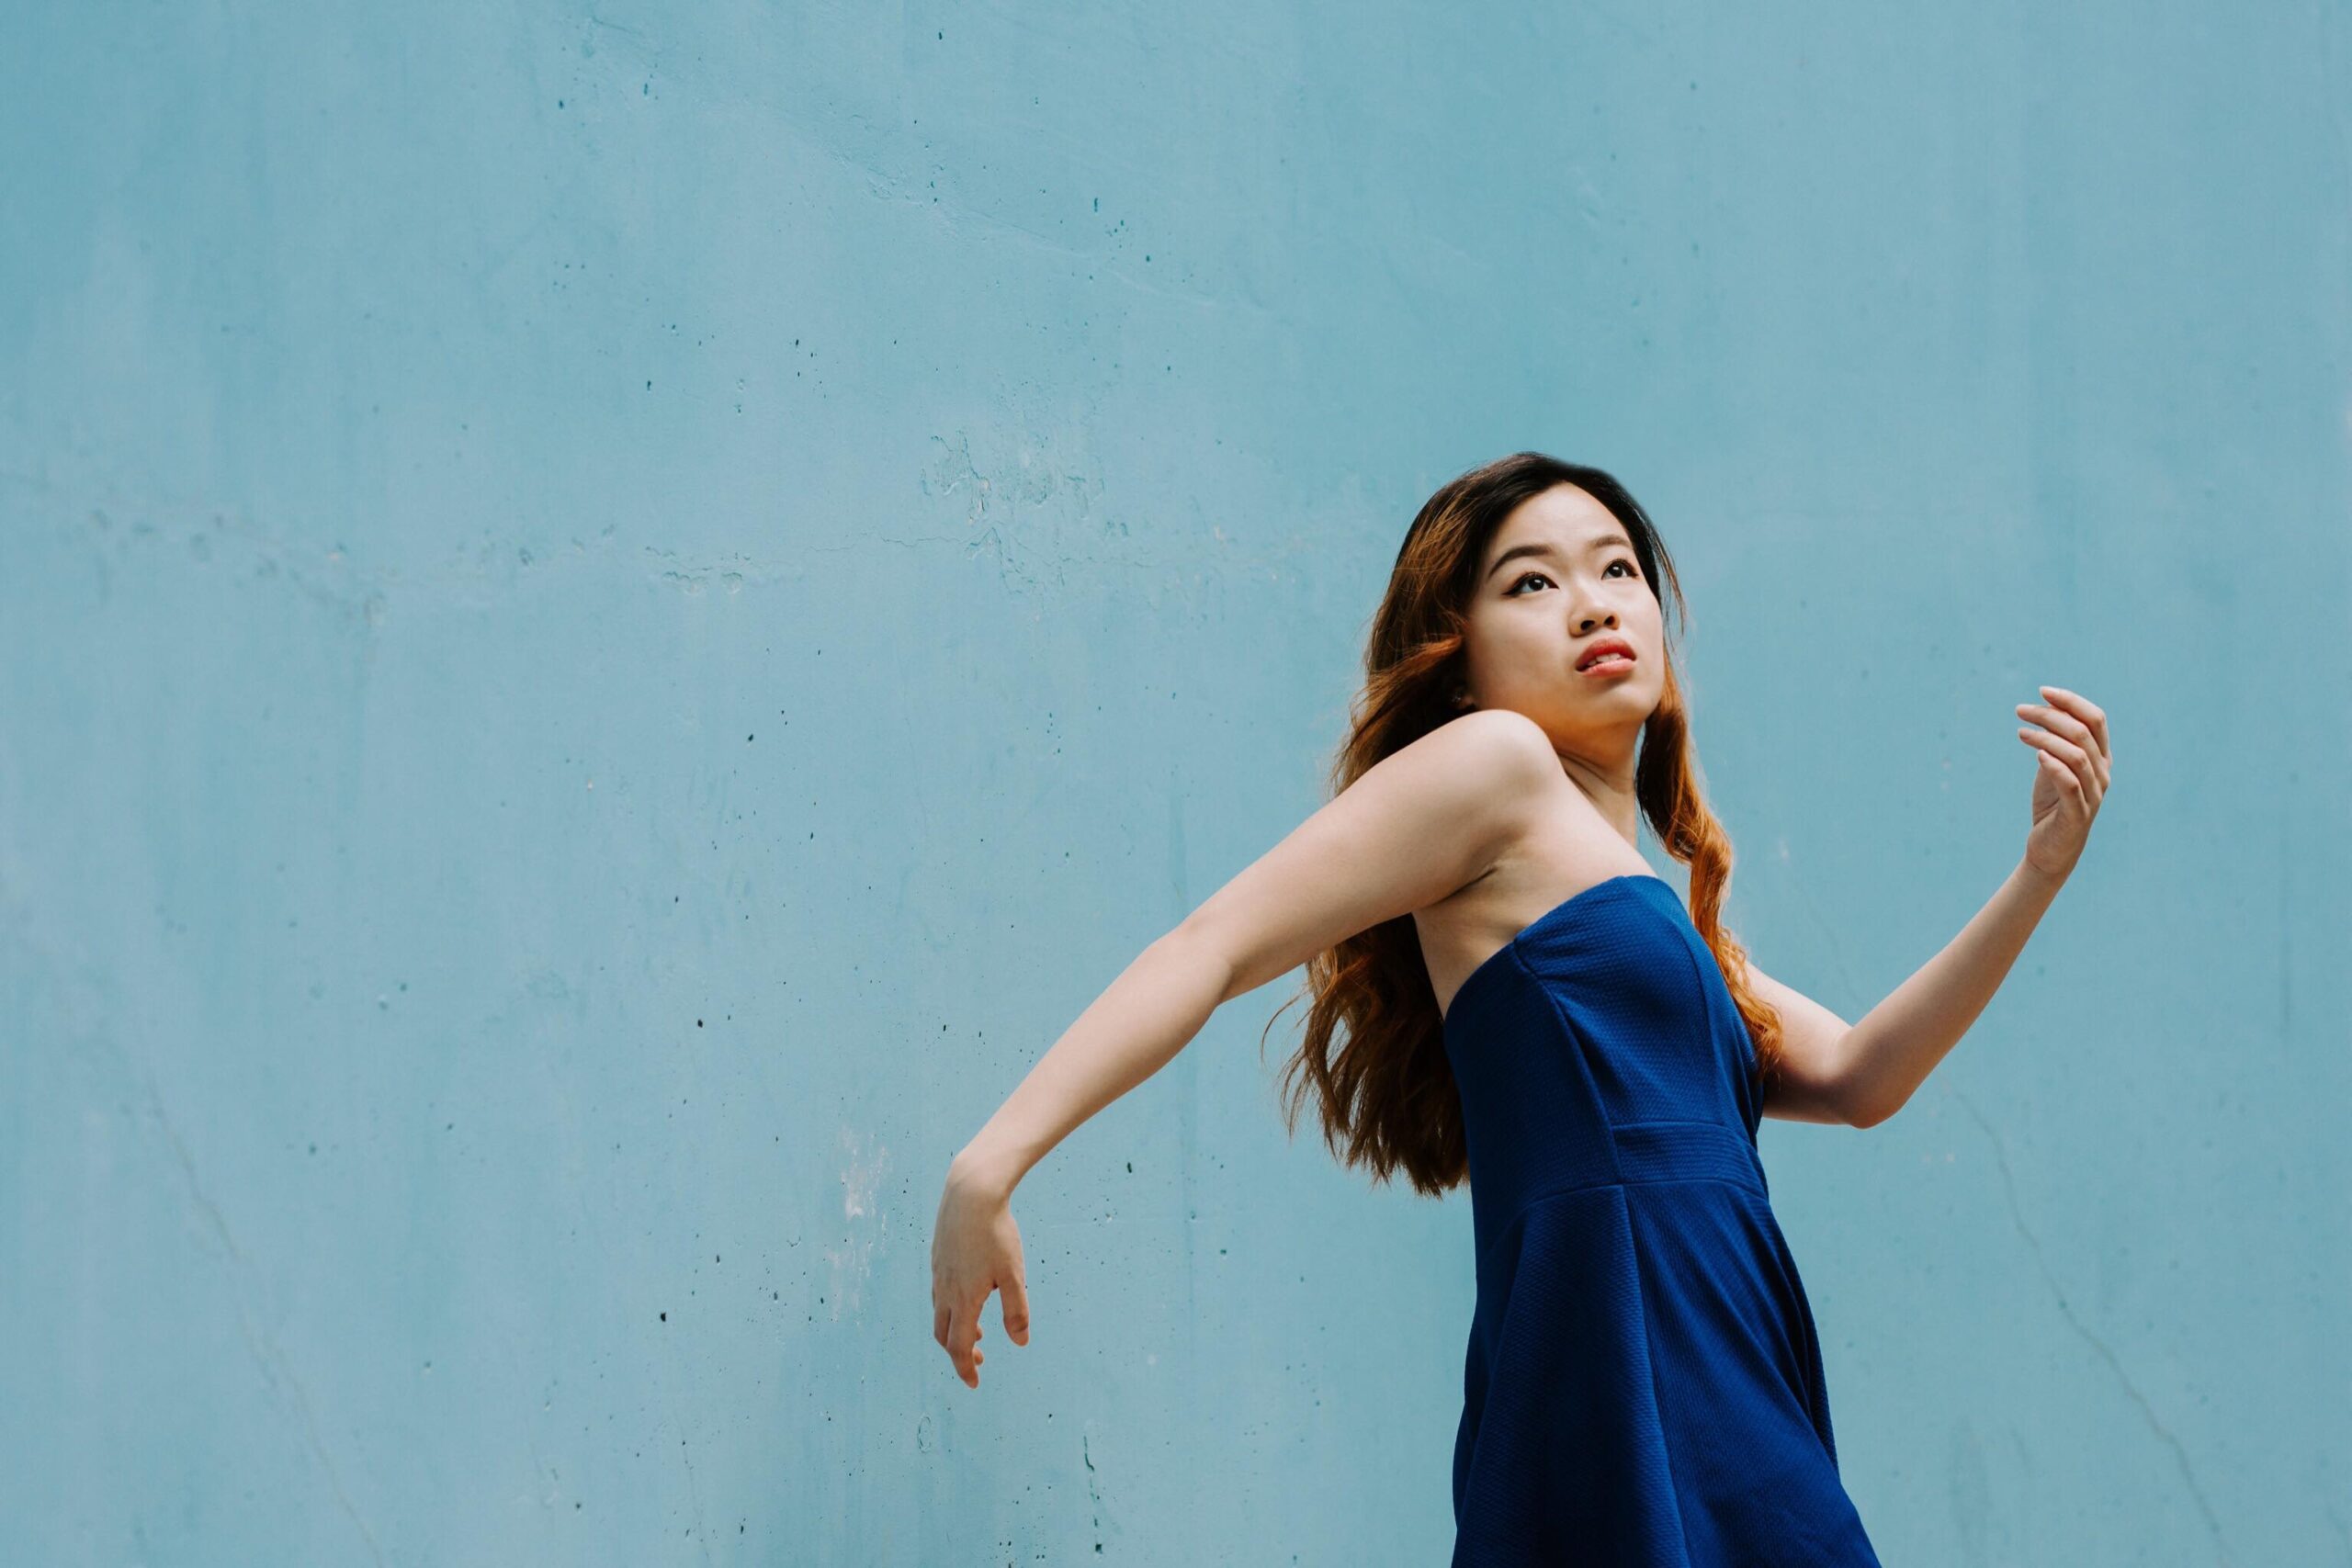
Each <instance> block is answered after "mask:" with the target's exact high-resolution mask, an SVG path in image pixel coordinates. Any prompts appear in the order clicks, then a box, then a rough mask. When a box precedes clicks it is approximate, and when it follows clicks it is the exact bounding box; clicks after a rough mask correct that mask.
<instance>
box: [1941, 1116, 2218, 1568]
mask: <svg viewBox="0 0 2352 1568" xmlns="http://www.w3.org/2000/svg"><path fill="white" fill-rule="evenodd" d="M1951 1097H1952V1099H1953V1100H1957V1101H1958V1102H1959V1103H1960V1107H1961V1109H1962V1110H1963V1111H1967V1112H1968V1114H1969V1117H1970V1119H1971V1120H1973V1122H1975V1123H1976V1125H1977V1127H1978V1128H1979V1129H1980V1130H1981V1131H1982V1132H1983V1133H1984V1134H1985V1140H1986V1141H1987V1142H1988V1143H1990V1144H1991V1145H1993V1161H1994V1163H1995V1165H1996V1166H1997V1167H1998V1168H2000V1172H2001V1191H2002V1194H2003V1196H2004V1197H2005V1199H2006V1200H2007V1204H2008V1211H2009V1223H2010V1224H2013V1225H2015V1226H2016V1227H2017V1233H2018V1235H2019V1236H2021V1237H2023V1238H2024V1240H2025V1245H2026V1249H2027V1251H2029V1252H2030V1253H2031V1254H2032V1255H2033V1266H2034V1269H2035V1271H2036V1272H2037V1273H2039V1274H2040V1275H2041V1282H2042V1284H2043V1286H2044V1287H2046V1288H2047V1289H2048V1291H2049V1292H2050V1295H2051V1298H2052V1300H2053V1301H2055V1302H2056V1303H2058V1312H2059V1315H2061V1316H2062V1317H2064V1319H2065V1320H2066V1324H2067V1326H2069V1327H2070V1328H2072V1329H2073V1330H2074V1331H2075V1334H2076V1335H2078V1336H2080V1337H2081V1338H2082V1340H2083V1342H2084V1343H2085V1344H2086V1345H2088V1346H2089V1347H2090V1348H2092V1349H2093V1350H2095V1351H2097V1352H2098V1358H2099V1359H2100V1360H2102V1361H2104V1362H2106V1363H2107V1367H2108V1370H2109V1371H2111V1372H2113V1373H2114V1374H2115V1381H2116V1382H2118V1383H2120V1384H2121V1385H2122V1388H2123V1392H2124V1393H2126V1394H2127V1395H2129V1396H2130V1397H2131V1403H2132V1404H2136V1405H2138V1406H2139V1408H2140V1415H2141V1416H2142V1418H2143V1419H2144V1420H2145V1421H2146V1422H2147V1424H2148V1429H2149V1430H2150V1431H2152V1432H2154V1434H2155V1435H2156V1436H2157V1438H2160V1439H2162V1440H2163V1442H2164V1444H2165V1447H2166V1448H2168V1449H2170V1450H2172V1456H2173V1462H2174V1463H2175V1464H2176V1465H2177V1467H2178V1468H2179V1470H2180V1478H2181V1480H2182V1482H2183V1483H2186V1484H2187V1486H2188V1495H2189V1496H2190V1497H2191V1498H2192V1499H2194V1500H2195V1502H2196V1504H2197V1511H2198V1512H2199V1514H2200V1515H2202V1516H2203V1517H2204V1519H2205V1529H2206V1531H2207V1533H2208V1534H2210V1535H2211V1537H2212V1538H2213V1548H2214V1550H2215V1551H2218V1552H2219V1553H2221V1562H2222V1565H2223V1568H2230V1565H2231V1564H2232V1563H2233V1561H2234V1560H2233V1557H2232V1555H2231V1551H2230V1543H2229V1540H2228V1538H2227V1537H2226V1536H2225V1535H2223V1533H2222V1521H2221V1519H2220V1517H2218V1516H2216V1515H2215V1513H2214V1512H2213V1504H2212V1501H2211V1499H2210V1498H2208V1497H2207V1496H2206V1495H2205V1488H2204V1486H2203V1485H2202V1484H2201V1483H2199V1481H2198V1479H2197V1471H2196V1468H2195V1466H2193V1465H2192V1464H2190V1462H2189V1459H2188V1448H2187V1447H2186V1446H2184V1445H2183V1444H2182V1442H2181V1440H2180V1439H2179V1438H2177V1437H2176V1436H2174V1435H2173V1431H2172V1428H2170V1427H2166V1426H2165V1424H2164V1421H2163V1419H2162V1418H2161V1417H2160V1416H2157V1414H2156V1409H2155V1406H2154V1404H2151V1403H2149V1400H2148V1396H2147V1395H2146V1394H2144V1393H2141V1392H2140V1388H2139V1385H2138V1384H2137V1383H2135V1382H2132V1381H2131V1373H2130V1372H2129V1371H2126V1370H2125V1368H2124V1365H2123V1362H2122V1359H2121V1358H2120V1357H2118V1356H2117V1355H2116V1353H2115V1352H2114V1350H2112V1349H2111V1348H2109V1346H2108V1343H2107V1341H2105V1340H2104V1339H2101V1338H2100V1337H2098V1334H2097V1333H2095V1332H2094V1331H2093V1330H2092V1328H2091V1326H2090V1325H2088V1324H2087V1323H2086V1322H2084V1321H2083V1319H2082V1317H2081V1316H2080V1315H2079V1314H2076V1313H2075V1308H2074V1303H2071V1302H2069V1301H2068V1300H2067V1299H2066V1292H2065V1289H2064V1286H2062V1285H2060V1284H2059V1282H2058V1277H2057V1275H2056V1274H2055V1273H2054V1272H2053V1271H2052V1269H2051V1267H2050V1260H2049V1258H2047V1257H2045V1256H2044V1255H2043V1253H2042V1250H2041V1238H2040V1237H2038V1236H2036V1235H2034V1234H2033V1231H2032V1228H2031V1227H2030V1226H2029V1225H2028V1224H2026V1223H2025V1210H2024V1208H2023V1206H2022V1205H2021V1204H2020V1203H2019V1201H2018V1186H2017V1178H2016V1176H2015V1175H2014V1174H2013V1173H2012V1172H2011V1171H2010V1169H2009V1156H2008V1150H2007V1145H2004V1144H2003V1142H2002V1140H2001V1134H1999V1133H1998V1132H1997V1131H1996V1130H1995V1129H1994V1126H1993V1123H1992V1122H1991V1121H1990V1120H1989V1119H1987V1118H1986V1116H1985V1113H1984V1112H1983V1111H1979V1110H1978V1109H1977V1108H1976V1105H1975V1103H1974V1102H1973V1100H1970V1099H1969V1098H1968V1096H1967V1095H1965V1094H1963V1093H1962V1092H1961V1091H1960V1090H1958V1089H1953V1090H1952V1091H1951Z"/></svg>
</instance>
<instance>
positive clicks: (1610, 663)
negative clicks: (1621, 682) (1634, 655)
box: [1577, 653, 1634, 675]
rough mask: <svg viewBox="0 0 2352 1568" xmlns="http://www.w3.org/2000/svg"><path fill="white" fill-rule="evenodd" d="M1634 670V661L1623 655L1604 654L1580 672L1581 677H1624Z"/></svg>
mask: <svg viewBox="0 0 2352 1568" xmlns="http://www.w3.org/2000/svg"><path fill="white" fill-rule="evenodd" d="M1633 668H1634V661H1633V660H1632V659H1631V658H1630V657H1629V656H1627V655H1625V654H1623V653H1604V654H1602V655H1601V656H1600V658H1599V659H1596V660H1593V661H1592V662H1591V663H1589V664H1588V665H1585V666H1584V667H1583V668H1582V669H1580V670H1578V671H1577V673H1578V674H1579V675H1623V674H1625V673H1626V672H1627V671H1631V670H1632V669H1633Z"/></svg>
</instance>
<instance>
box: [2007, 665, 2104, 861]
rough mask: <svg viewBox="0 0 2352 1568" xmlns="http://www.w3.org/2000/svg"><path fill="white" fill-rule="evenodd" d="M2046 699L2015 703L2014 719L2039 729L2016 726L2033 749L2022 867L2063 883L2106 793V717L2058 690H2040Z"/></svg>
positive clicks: (2081, 698)
mask: <svg viewBox="0 0 2352 1568" xmlns="http://www.w3.org/2000/svg"><path fill="white" fill-rule="evenodd" d="M2041 694H2042V696H2043V697H2044V698H2046V699H2047V701H2045V702H2040V703H2019V704H2018V717H2019V718H2026V719H2031V720H2033V721H2034V723H2036V724H2039V725H2041V726H2042V727H2043V728H2040V729H2035V728H2030V727H2029V726H2025V725H2020V726H2019V727H2018V739H2020V740H2022V741H2024V742H2025V743H2026V744H2027V745H2029V746H2030V747H2032V748H2034V750H2035V751H2036V752H2037V753H2038V755H2037V757H2036V761H2037V763H2038V764H2039V765H2038V766H2036V767H2035V769H2034V771H2033V826H2032V828H2031V829H2030V830H2029V831H2028V832H2027V834H2026V840H2025V859H2026V863H2027V864H2028V865H2030V866H2031V867H2032V868H2033V869H2034V870H2035V871H2037V872H2040V873H2041V874H2043V875H2045V876H2048V877H2049V878H2050V879H2051V880H2052V881H2053V882H2063V881H2064V880H2065V878H2066V876H2067V874H2069V873H2071V872H2072V871H2073V870H2074V869H2075V861H2077V860H2079V859H2081V858H2082V853H2083V843H2084V840H2086V839H2087V838H2089V836H2090V830H2091V818H2095V817H2097V816H2098V803H2099V801H2100V800H2101V799H2102V798H2103V797H2104V796H2105V795H2106V794H2107V784H2108V780H2109V778H2111V777H2112V776H2113V773H2114V762H2113V761H2112V759H2111V757H2110V755H2109V751H2108V744H2107V714H2106V713H2105V711H2104V710H2102V709H2101V708H2100V707H2099V706H2098V704H2096V703H2094V702H2092V701H2091V700H2090V699H2089V698H2088V697H2084V696H2078V695H2076V694H2075V693H2073V692H2070V691H2067V690H2066V689H2065V688H2064V687H2063V686H2043V687H2041Z"/></svg>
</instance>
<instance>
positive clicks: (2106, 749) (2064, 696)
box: [2038, 686, 2115, 761]
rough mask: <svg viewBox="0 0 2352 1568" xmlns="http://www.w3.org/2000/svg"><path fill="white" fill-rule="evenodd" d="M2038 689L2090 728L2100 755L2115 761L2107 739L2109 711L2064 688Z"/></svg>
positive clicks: (2046, 687)
mask: <svg viewBox="0 0 2352 1568" xmlns="http://www.w3.org/2000/svg"><path fill="white" fill-rule="evenodd" d="M2038 689H2039V690H2040V691H2041V694H2042V695H2043V696H2044V697H2047V698H2048V699H2050V700H2051V701H2052V702H2053V703H2057V704H2059V705H2063V706H2064V708H2065V709H2066V710H2067V711H2068V712H2070V713H2072V714H2073V715H2074V716H2075V717H2077V718H2079V719H2081V720H2082V721H2083V723H2084V724H2085V725H2086V726H2088V727H2089V728H2090V732H2091V737H2092V739H2095V740H2096V741H2098V754H2099V755H2100V756H2101V757H2103V758H2105V759H2107V760H2108V761H2114V758H2115V750H2114V748H2113V747H2111V746H2109V744H2108V739H2107V710H2106V709H2105V708H2103V707H2101V706H2099V705H2098V704H2097V703H2095V702H2093V701H2091V700H2090V698H2088V697H2086V696H2084V695H2083V694H2081V693H2079V692H2070V691H2068V690H2067V689H2066V688H2065V687H2064V686H2042V687H2040V688H2038Z"/></svg>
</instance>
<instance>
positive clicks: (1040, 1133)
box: [949, 926, 1232, 1194]
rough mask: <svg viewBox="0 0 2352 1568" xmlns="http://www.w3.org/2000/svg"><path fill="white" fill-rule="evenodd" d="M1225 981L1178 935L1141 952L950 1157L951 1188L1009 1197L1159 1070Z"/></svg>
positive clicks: (1211, 1007) (1212, 954)
mask: <svg viewBox="0 0 2352 1568" xmlns="http://www.w3.org/2000/svg"><path fill="white" fill-rule="evenodd" d="M1231 981H1232V970H1231V966H1230V964H1228V963H1227V961H1226V959H1225V957H1224V955H1223V954H1222V953H1218V952H1216V950H1214V949H1213V948H1211V947H1210V946H1209V944H1208V943H1207V942H1205V941H1204V940H1203V939H1201V938H1200V937H1199V936H1197V935H1196V934H1195V933H1194V932H1193V931H1190V930H1188V929H1187V928H1185V927H1182V926H1180V927H1178V928H1177V929H1176V930H1174V931H1170V932H1169V933H1168V934H1167V935H1166V936H1163V937H1161V938H1160V939H1159V941H1157V942H1153V943H1152V944H1151V945H1150V946H1149V947H1147V948H1145V949H1144V950H1143V952H1142V953H1138V954H1137V955H1136V959H1135V961H1134V962H1133V963H1131V964H1128V965H1127V966H1126V968H1125V969H1124V970H1122V971H1121V972H1120V974H1119V976H1118V978H1117V979H1115V980H1114V981H1112V982H1111V984H1110V985H1109V987H1106V988H1105V989H1104V990H1103V994H1102V995H1101V996H1099V997H1097V998H1094V1000H1093V1001H1092V1002H1091V1003H1090V1004H1088V1006H1087V1009H1086V1010H1085V1011H1084V1012H1081V1013H1080V1014H1079V1015H1078V1020H1077V1021H1076V1022H1074V1023H1072V1024H1071V1025H1070V1026H1069V1028H1068V1029H1067V1030H1065V1031H1063V1032H1062V1036H1061V1038H1060V1039H1058V1040H1057V1041H1055V1042H1054V1043H1053V1046H1052V1048H1051V1049H1049V1050H1047V1051H1046V1054H1045V1055H1043V1056H1041V1057H1039V1058H1038V1059H1037V1062H1036V1065H1035V1066H1032V1067H1031V1068H1030V1069H1029V1073H1028V1076H1027V1077H1023V1079H1022V1080H1021V1082H1020V1084H1019V1085H1018V1086H1017V1087H1016V1088H1015V1089H1013V1091H1012V1094H1011V1095H1009V1096H1007V1097H1006V1099H1005V1101H1004V1103H1003V1104H1002V1105H1001V1106H999V1107H998V1108H997V1111H996V1114H995V1115H993V1116H991V1117H989V1119H988V1122H987V1124H986V1125H984V1126H982V1127H981V1128H980V1130H979V1131H978V1133H976V1134H973V1135H972V1140H971V1142H969V1143H967V1144H966V1145H964V1147H963V1148H962V1150H960V1151H959V1152H958V1153H957V1154H956V1157H955V1159H954V1161H953V1162H952V1163H951V1164H950V1166H949V1177H950V1179H953V1180H956V1181H962V1182H970V1183H974V1184H977V1185H978V1186H981V1187H984V1188H987V1189H989V1190H993V1191H997V1192H1000V1193H1003V1194H1010V1193H1011V1192H1012V1189H1013V1188H1014V1187H1015V1186H1016V1185H1018V1184H1019V1182H1020V1180H1021V1179H1022V1178H1023V1177H1024V1176H1026V1175H1027V1174H1028V1173H1029V1170H1030V1168H1031V1167H1033V1166H1035V1164H1036V1163H1037V1162H1038V1161H1039V1160H1041V1159H1043V1158H1045V1157H1046V1154H1047V1152H1049V1151H1050V1150H1051V1149H1052V1148H1053V1147H1054V1145H1057V1144H1058V1143H1060V1142H1061V1141H1062V1139H1064V1138H1065V1137H1067V1136H1069V1134H1070V1133H1071V1131H1072V1130H1073V1129H1075V1128H1076V1127H1077V1126H1078V1125H1079V1124H1080V1122H1084V1121H1085V1120H1086V1119H1087V1118H1088V1117H1090V1116H1091V1115H1093V1114H1094V1113H1095V1112H1096V1111H1100V1110H1102V1109H1103V1107H1104V1106H1106V1105H1108V1104H1110V1103H1111V1102H1112V1101H1113V1100H1116V1099H1118V1098H1119V1096H1121V1095H1123V1094H1125V1093H1126V1092H1127V1090H1129V1089H1133V1088H1135V1087H1136V1085H1137V1084H1139V1083H1141V1082H1143V1081H1144V1079H1146V1078H1148V1077H1151V1075H1152V1074H1154V1073H1156V1072H1158V1071H1159V1069H1160V1068H1161V1067H1163V1066H1167V1065H1168V1063H1169V1062H1170V1060H1171V1059H1172V1058H1173V1057H1174V1056H1175V1055H1176V1053H1177V1052H1179V1051H1181V1050H1182V1049H1183V1048H1184V1046H1185V1045H1186V1044H1187V1043H1189V1042H1190V1041H1191V1040H1192V1038H1193V1035H1195V1034H1198V1033H1199V1032H1201V1026H1202V1025H1204V1024H1205V1023H1206V1022H1207V1021H1208V1020H1209V1015H1210V1014H1212V1013H1214V1012H1215V1011H1216V1010H1217V1008H1218V1006H1219V1005H1220V1004H1222V1003H1223V1002H1224V1000H1225V999H1226V991H1227V987H1228V986H1229V985H1230V984H1231Z"/></svg>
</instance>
